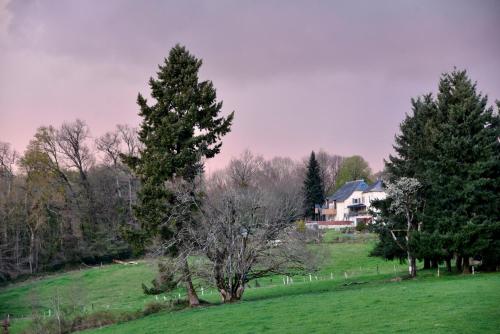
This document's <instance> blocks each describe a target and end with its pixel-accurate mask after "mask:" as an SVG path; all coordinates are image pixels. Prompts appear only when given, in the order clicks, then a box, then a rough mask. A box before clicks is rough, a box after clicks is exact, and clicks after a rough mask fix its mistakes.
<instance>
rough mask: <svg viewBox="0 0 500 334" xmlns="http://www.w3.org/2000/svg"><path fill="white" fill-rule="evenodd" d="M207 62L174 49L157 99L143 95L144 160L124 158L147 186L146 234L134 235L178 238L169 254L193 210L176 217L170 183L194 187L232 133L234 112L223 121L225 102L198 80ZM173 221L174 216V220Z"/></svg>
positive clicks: (192, 296)
mask: <svg viewBox="0 0 500 334" xmlns="http://www.w3.org/2000/svg"><path fill="white" fill-rule="evenodd" d="M201 65H202V61H201V60H200V59H197V58H196V57H194V56H193V55H191V54H190V53H189V52H188V50H186V48H185V47H183V46H180V45H176V46H175V47H174V48H173V49H171V50H170V53H169V56H168V58H167V59H165V62H164V64H163V65H160V66H159V71H158V73H157V79H153V78H151V79H150V80H149V86H150V88H151V96H152V97H153V99H154V100H155V103H154V104H153V105H149V104H148V102H147V100H146V99H145V98H144V97H143V96H142V95H141V94H139V95H138V98H137V103H138V104H139V107H140V113H139V115H140V116H141V117H142V118H143V120H142V124H141V128H140V131H139V140H140V141H141V143H142V144H143V149H142V150H141V151H140V157H125V161H126V162H127V163H128V165H129V166H130V167H131V168H132V169H133V170H134V171H135V173H136V174H137V175H138V176H139V178H140V180H141V182H142V188H141V190H140V191H139V193H138V202H139V203H138V205H136V206H135V216H136V218H137V219H138V221H139V222H140V225H141V230H140V231H139V232H136V233H133V237H134V238H135V240H136V241H138V243H139V244H144V242H145V241H146V240H148V239H149V238H151V237H153V236H160V237H161V238H162V239H163V240H169V239H171V238H173V237H176V241H177V243H176V246H175V247H172V248H170V251H171V252H172V253H174V254H173V255H176V253H178V252H179V251H182V247H183V245H182V242H181V243H180V244H179V240H181V239H179V235H178V234H179V231H181V230H182V228H183V226H184V225H185V224H189V223H191V222H192V215H193V210H194V209H193V208H190V209H189V210H183V211H184V214H182V215H178V214H175V215H174V210H175V208H177V207H179V201H180V200H179V198H177V196H176V193H175V192H174V191H173V190H172V189H171V188H170V186H169V184H171V183H174V182H177V181H182V182H187V183H192V182H193V181H194V179H195V178H196V177H197V176H198V175H200V174H201V173H202V172H203V160H204V159H208V158H212V157H214V156H215V155H216V154H217V153H219V151H220V148H221V145H222V142H221V137H222V136H223V135H225V134H226V133H228V132H229V131H230V126H231V122H232V120H233V113H231V114H230V115H229V116H228V117H221V116H219V113H220V111H221V108H222V102H218V101H217V96H216V91H215V88H214V86H213V84H212V82H211V81H202V82H200V81H199V79H198V71H199V69H200V67H201ZM172 217H175V218H174V219H172ZM183 276H184V279H185V282H186V288H187V291H188V297H189V302H190V304H191V305H192V306H193V305H197V304H198V303H199V302H198V298H197V296H196V292H195V290H194V288H193V285H192V283H191V276H190V274H189V268H188V263H187V259H186V260H185V265H184V273H183Z"/></svg>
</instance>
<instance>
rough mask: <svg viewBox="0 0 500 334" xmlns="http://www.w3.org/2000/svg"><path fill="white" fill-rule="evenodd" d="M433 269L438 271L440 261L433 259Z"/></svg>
mask: <svg viewBox="0 0 500 334" xmlns="http://www.w3.org/2000/svg"><path fill="white" fill-rule="evenodd" d="M431 268H433V269H437V268H438V260H436V259H431Z"/></svg>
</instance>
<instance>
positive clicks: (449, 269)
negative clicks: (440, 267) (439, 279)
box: [446, 257, 451, 273]
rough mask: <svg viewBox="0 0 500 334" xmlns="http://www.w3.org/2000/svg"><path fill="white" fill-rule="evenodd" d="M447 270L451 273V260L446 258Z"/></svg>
mask: <svg viewBox="0 0 500 334" xmlns="http://www.w3.org/2000/svg"><path fill="white" fill-rule="evenodd" d="M446 270H447V271H448V272H449V273H451V258H449V257H448V258H446Z"/></svg>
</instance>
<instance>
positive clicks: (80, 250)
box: [0, 120, 374, 281]
mask: <svg viewBox="0 0 500 334" xmlns="http://www.w3.org/2000/svg"><path fill="white" fill-rule="evenodd" d="M140 150H141V147H140V142H139V141H138V135H137V130H136V129H135V128H132V127H130V126H127V125H118V126H117V127H116V129H115V130H114V131H111V132H108V133H106V134H104V135H103V136H100V137H98V138H93V137H92V136H91V132H90V129H89V127H88V125H87V124H86V123H85V122H84V121H81V120H76V121H74V122H69V123H63V124H62V125H61V126H60V127H59V128H55V127H53V126H44V127H40V128H39V129H38V130H37V132H36V134H35V135H34V137H33V139H32V140H31V141H30V143H29V145H28V147H27V148H26V150H25V152H24V154H22V155H21V154H19V153H18V152H16V151H15V150H14V149H13V148H12V147H11V145H9V144H8V143H4V142H0V281H6V280H11V279H15V278H16V277H19V275H25V274H33V273H37V272H42V271H50V270H57V269H61V268H63V267H65V266H67V265H82V264H85V265H93V264H98V263H101V262H109V261H111V260H112V259H117V258H127V257H130V256H132V255H133V254H134V250H133V249H132V247H131V245H130V243H129V242H128V241H127V238H126V235H127V231H130V230H131V229H132V230H133V229H137V228H139V224H138V223H137V221H136V220H135V219H134V210H133V207H134V205H135V204H137V203H136V202H137V191H138V189H139V187H140V181H139V179H138V178H136V177H135V176H134V174H133V173H132V171H131V170H130V169H129V168H128V167H127V166H126V164H124V163H123V162H122V157H123V156H138V155H139V154H140ZM316 158H317V160H318V163H319V166H320V167H321V169H320V171H321V179H322V184H323V187H324V189H323V191H324V193H325V194H327V195H328V194H331V193H332V192H333V191H335V189H337V188H338V187H339V186H341V185H342V184H343V183H345V182H346V181H349V180H350V179H355V178H365V179H367V178H374V176H372V175H371V170H370V168H369V166H368V164H367V162H366V161H365V160H364V159H363V158H362V157H360V156H354V157H348V158H344V157H341V156H338V155H333V154H329V153H327V152H325V151H323V150H320V151H319V152H317V153H316ZM288 160H289V163H291V164H293V165H295V166H296V168H297V170H298V173H300V174H301V175H300V177H299V178H297V179H295V180H299V181H297V182H299V183H300V185H298V187H299V188H300V187H302V182H303V180H304V177H305V173H306V168H307V164H308V160H307V159H305V158H304V159H303V160H301V161H291V160H290V159H288ZM136 255H139V254H136Z"/></svg>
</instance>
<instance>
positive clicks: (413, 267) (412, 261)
mask: <svg viewBox="0 0 500 334" xmlns="http://www.w3.org/2000/svg"><path fill="white" fill-rule="evenodd" d="M409 256H410V255H409ZM409 260H410V268H409V271H410V277H416V276H417V259H415V257H414V256H410V257H409Z"/></svg>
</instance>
